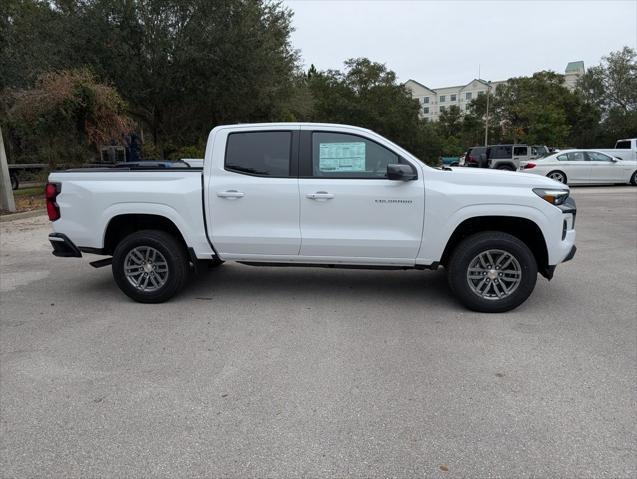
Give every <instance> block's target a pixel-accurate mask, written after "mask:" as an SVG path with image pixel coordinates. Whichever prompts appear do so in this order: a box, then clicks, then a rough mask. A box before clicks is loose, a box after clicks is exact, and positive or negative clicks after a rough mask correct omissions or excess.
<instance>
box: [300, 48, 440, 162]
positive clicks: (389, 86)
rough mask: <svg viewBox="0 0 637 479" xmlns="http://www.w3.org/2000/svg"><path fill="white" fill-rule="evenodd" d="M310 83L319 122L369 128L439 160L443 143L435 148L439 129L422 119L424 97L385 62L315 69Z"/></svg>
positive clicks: (356, 61)
mask: <svg viewBox="0 0 637 479" xmlns="http://www.w3.org/2000/svg"><path fill="white" fill-rule="evenodd" d="M308 81H309V87H310V91H311V93H312V96H313V98H314V112H313V115H312V118H313V119H314V120H315V121H320V122H332V123H345V124H350V125H357V126H362V127H365V128H369V129H371V130H374V131H376V132H378V133H380V134H382V135H384V136H386V137H387V138H389V139H390V140H392V141H394V142H395V143H397V144H399V145H401V146H402V147H403V148H405V149H407V150H409V151H411V152H412V153H413V154H415V155H416V156H418V157H419V158H421V159H423V161H437V157H438V156H439V155H440V150H439V147H434V148H432V145H436V144H437V139H435V140H434V138H433V137H434V136H435V135H436V132H435V128H432V127H430V126H429V125H427V124H426V122H424V121H423V120H421V119H420V117H419V112H420V106H419V104H418V101H417V100H414V99H413V98H412V97H411V94H410V93H409V91H408V90H407V89H406V88H405V87H404V86H403V85H401V84H399V83H398V82H397V81H396V74H395V73H394V72H393V71H391V70H389V69H388V68H387V67H386V66H385V65H383V64H381V63H376V62H372V61H371V60H369V59H367V58H356V59H350V60H347V61H346V62H345V68H344V71H338V70H327V71H321V72H313V73H312V75H311V76H310V78H309V80H308Z"/></svg>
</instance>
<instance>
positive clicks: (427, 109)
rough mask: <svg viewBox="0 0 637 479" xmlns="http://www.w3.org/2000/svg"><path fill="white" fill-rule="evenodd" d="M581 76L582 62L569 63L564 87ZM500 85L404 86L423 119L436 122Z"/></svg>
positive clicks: (414, 83) (477, 81)
mask: <svg viewBox="0 0 637 479" xmlns="http://www.w3.org/2000/svg"><path fill="white" fill-rule="evenodd" d="M583 74H584V62H582V61H578V62H570V63H569V64H568V65H567V66H566V70H565V72H564V84H565V86H566V87H567V88H569V89H573V88H575V84H576V83H577V80H578V79H579V78H580V77H581V76H582V75H583ZM502 83H506V80H504V81H492V82H487V81H485V80H481V79H478V78H475V79H473V80H471V81H470V82H469V83H467V84H466V85H460V86H450V87H443V88H435V89H434V88H429V87H427V86H425V85H423V84H422V83H418V82H417V81H416V80H407V82H406V83H405V86H406V87H407V88H408V89H409V90H410V91H411V95H412V96H413V97H414V98H416V99H418V101H420V106H421V108H422V110H421V114H422V116H423V118H427V119H428V120H432V121H436V120H438V117H439V116H440V112H442V111H444V110H445V108H449V107H450V106H452V105H455V106H457V107H458V108H460V111H461V112H462V113H464V112H465V111H467V109H468V108H469V104H470V103H471V101H472V100H473V99H474V98H476V97H477V96H479V95H484V94H486V93H487V91H489V92H490V94H493V92H495V89H496V87H497V86H498V85H500V84H502Z"/></svg>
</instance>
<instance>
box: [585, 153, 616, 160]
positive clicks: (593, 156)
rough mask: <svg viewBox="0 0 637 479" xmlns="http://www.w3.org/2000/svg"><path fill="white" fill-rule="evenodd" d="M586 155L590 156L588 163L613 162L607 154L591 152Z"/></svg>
mask: <svg viewBox="0 0 637 479" xmlns="http://www.w3.org/2000/svg"><path fill="white" fill-rule="evenodd" d="M586 155H587V156H588V161H606V162H609V161H612V160H611V158H610V156H606V155H605V154H603V153H598V152H596V151H589V152H587V153H586Z"/></svg>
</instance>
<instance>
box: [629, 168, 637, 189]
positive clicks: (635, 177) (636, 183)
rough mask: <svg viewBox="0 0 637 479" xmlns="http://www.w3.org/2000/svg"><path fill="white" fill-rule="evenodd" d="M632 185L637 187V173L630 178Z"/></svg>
mask: <svg viewBox="0 0 637 479" xmlns="http://www.w3.org/2000/svg"><path fill="white" fill-rule="evenodd" d="M630 184H631V185H633V186H637V171H635V172H634V173H633V176H631V177H630Z"/></svg>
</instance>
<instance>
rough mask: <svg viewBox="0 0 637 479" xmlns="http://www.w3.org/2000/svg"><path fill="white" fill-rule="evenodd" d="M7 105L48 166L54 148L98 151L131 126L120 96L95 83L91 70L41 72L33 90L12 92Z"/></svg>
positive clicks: (127, 131)
mask: <svg viewBox="0 0 637 479" xmlns="http://www.w3.org/2000/svg"><path fill="white" fill-rule="evenodd" d="M8 101H9V108H8V114H9V119H10V121H12V122H13V124H14V125H15V126H16V127H17V129H18V130H22V131H23V132H24V134H25V135H26V136H31V138H30V139H31V140H32V141H35V142H36V143H37V144H38V145H40V147H41V148H43V149H44V150H45V151H46V153H45V156H47V157H48V160H49V164H50V166H53V165H54V163H55V154H54V153H55V151H56V147H59V149H60V150H64V149H65V147H64V145H65V144H75V145H76V146H79V147H80V149H81V148H82V147H85V148H87V149H89V148H92V149H93V152H95V151H96V148H97V147H98V146H100V145H103V144H105V143H108V142H110V141H111V140H117V139H122V138H123V137H124V136H125V135H126V134H128V133H129V132H130V131H131V129H132V127H133V123H132V121H131V119H130V118H129V117H128V116H127V115H126V114H125V113H124V111H125V109H126V104H125V102H124V101H123V100H122V98H121V97H120V95H119V93H118V92H117V91H116V90H115V89H114V88H112V87H110V86H108V85H104V84H101V83H99V82H97V81H96V79H95V77H94V75H93V74H92V73H91V72H89V71H88V70H69V71H62V72H59V73H45V74H42V75H40V76H39V77H38V78H37V80H36V84H35V87H33V88H28V89H22V90H14V91H11V92H10V98H9V100H8ZM71 151H77V149H75V150H71ZM71 151H68V150H67V151H66V155H65V158H66V160H67V161H73V160H74V159H73V158H69V154H70V153H71ZM82 159H83V158H82ZM82 159H80V161H81V160H82ZM75 160H77V158H76V159H75Z"/></svg>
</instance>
